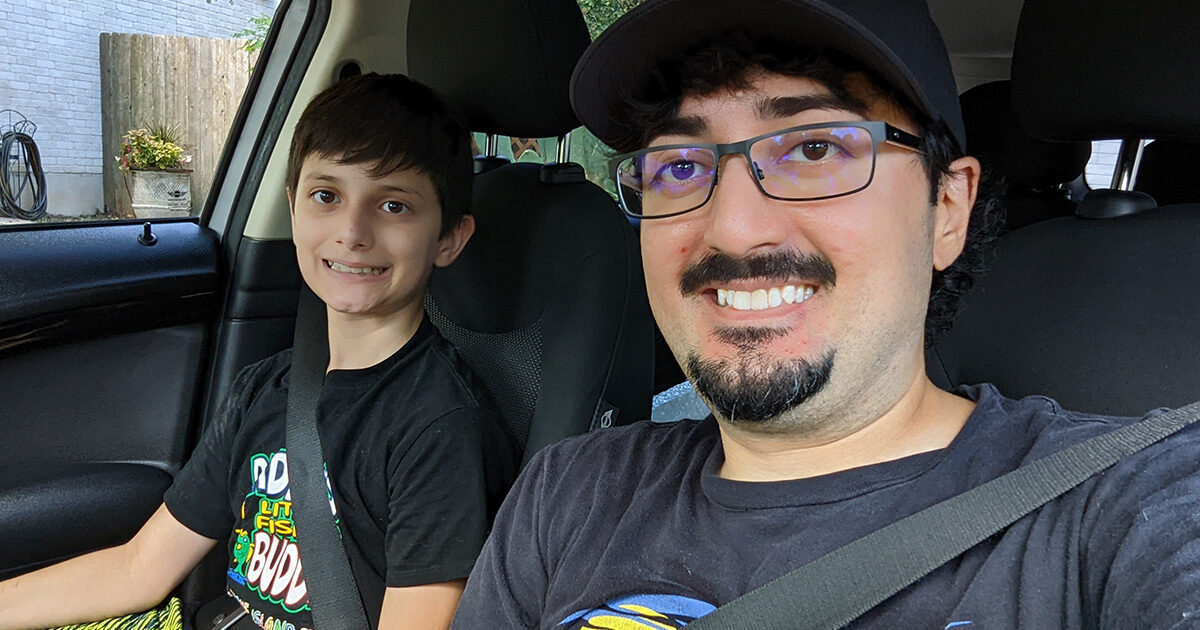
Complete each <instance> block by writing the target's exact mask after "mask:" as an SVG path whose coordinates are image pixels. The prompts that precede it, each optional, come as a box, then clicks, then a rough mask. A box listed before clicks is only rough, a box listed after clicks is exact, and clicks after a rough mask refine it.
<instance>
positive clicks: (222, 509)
mask: <svg viewBox="0 0 1200 630" xmlns="http://www.w3.org/2000/svg"><path fill="white" fill-rule="evenodd" d="M259 365H260V364H255V365H250V366H247V367H245V368H243V369H242V370H241V371H240V372H239V373H238V375H237V377H236V378H235V379H234V383H233V385H232V386H231V387H230V388H229V394H228V395H227V396H226V397H225V400H224V401H222V403H221V408H220V409H219V410H218V411H217V414H216V416H215V417H214V418H213V421H212V422H211V423H210V424H209V425H208V426H207V427H206V428H205V429H204V433H203V434H202V435H201V436H200V442H199V443H197V444H196V449H195V450H194V451H192V455H191V457H190V458H188V461H187V463H186V464H184V466H183V468H182V469H181V470H180V471H179V474H178V475H175V481H174V482H173V483H172V484H171V487H170V488H167V492H166V494H165V495H164V496H163V503H165V504H166V506H167V510H168V511H170V512H171V515H172V516H174V517H175V519H176V520H178V521H179V522H180V523H183V525H184V526H186V527H187V528H188V529H190V530H192V531H194V532H196V533H197V534H200V535H201V536H204V537H206V538H212V539H214V540H221V539H222V538H225V537H227V536H228V535H229V530H230V528H232V527H233V512H232V511H231V508H230V507H229V505H228V502H229V488H228V485H229V458H230V450H231V448H232V444H233V437H234V435H235V434H236V433H237V430H238V427H239V426H241V421H242V414H243V413H244V412H245V405H246V401H247V399H249V398H250V394H251V392H250V388H251V381H252V378H253V376H254V373H255V371H256V370H255V368H256V367H259Z"/></svg>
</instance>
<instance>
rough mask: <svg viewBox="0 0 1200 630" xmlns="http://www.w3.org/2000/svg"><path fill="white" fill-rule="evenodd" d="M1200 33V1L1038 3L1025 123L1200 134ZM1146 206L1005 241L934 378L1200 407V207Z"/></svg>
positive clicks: (1112, 195) (1107, 194) (1084, 135)
mask: <svg viewBox="0 0 1200 630" xmlns="http://www.w3.org/2000/svg"><path fill="white" fill-rule="evenodd" d="M1198 24H1200V3H1192V2H1173V1H1171V0H1152V1H1146V2H1136V3H1131V2H1127V1H1126V0H1095V1H1094V2H1091V3H1089V4H1088V7H1087V10H1086V11H1080V10H1079V3H1078V2H1077V1H1076V0H1028V1H1027V2H1026V3H1025V5H1024V8H1023V10H1022V14H1021V19H1020V23H1019V27H1018V32H1017V40H1016V45H1015V50H1014V56H1013V68H1012V93H1013V105H1014V108H1015V109H1016V112H1017V115H1018V118H1019V120H1020V121H1021V123H1022V125H1023V126H1024V127H1025V128H1026V129H1028V130H1029V131H1030V133H1032V134H1033V135H1034V136H1037V137H1040V138H1044V139H1050V140H1059V141H1088V140H1094V139H1105V138H1130V139H1135V140H1136V139H1140V138H1177V139H1183V140H1188V139H1190V140H1197V139H1200V116H1197V114H1196V112H1200V90H1197V89H1196V88H1195V86H1196V85H1197V84H1200V37H1197V36H1196V35H1197V33H1196V28H1197V25H1198ZM1131 42H1144V43H1148V42H1153V45H1130V43H1131ZM1146 199H1149V198H1148V197H1145V196H1144V195H1141V194H1140V193H1136V192H1134V191H1102V190H1098V191H1092V192H1091V193H1089V194H1088V196H1087V197H1086V198H1084V200H1083V202H1082V203H1081V204H1080V208H1079V212H1078V213H1077V216H1073V217H1063V218H1058V219H1051V220H1048V221H1042V222H1039V223H1035V224H1033V225H1029V226H1026V227H1024V228H1022V229H1020V230H1016V231H1014V232H1011V233H1009V234H1007V235H1006V236H1005V237H1004V238H1002V239H1001V241H1000V244H999V246H998V250H997V252H996V257H995V259H994V261H993V263H992V268H991V269H990V271H988V272H987V273H986V274H985V275H984V276H983V277H982V278H981V279H980V281H979V282H978V283H977V285H976V288H975V289H974V291H973V292H972V293H970V294H969V295H967V297H966V300H965V302H966V304H965V309H964V311H963V313H962V315H961V316H960V318H959V320H958V322H957V323H956V324H955V326H954V328H953V329H952V330H950V331H949V332H948V333H947V334H946V335H944V337H943V338H941V339H940V340H938V341H937V342H936V343H935V345H934V346H933V348H932V352H931V353H930V354H931V361H930V365H929V368H930V375H931V377H932V378H934V380H935V381H939V382H941V383H943V384H946V385H951V386H952V385H958V384H961V383H972V382H980V381H991V382H993V383H996V384H997V385H998V386H999V387H1000V389H1001V391H1003V392H1004V393H1005V394H1007V395H1009V396H1018V397H1019V396H1024V395H1030V394H1047V395H1050V396H1052V397H1054V398H1057V399H1058V400H1059V401H1060V402H1061V403H1062V404H1063V405H1064V406H1065V407H1069V408H1075V409H1079V410H1082V411H1091V412H1100V413H1108V414H1140V413H1142V412H1144V411H1146V410H1147V409H1151V408H1155V407H1159V406H1179V405H1182V404H1184V403H1186V402H1189V401H1192V400H1195V399H1198V398H1200V353H1198V352H1196V349H1195V343H1196V340H1197V339H1200V317H1197V316H1196V314H1197V313H1200V283H1197V281H1196V278H1197V277H1200V247H1197V238H1196V235H1197V234H1200V205H1197V204H1175V205H1164V206H1160V207H1153V206H1154V204H1153V201H1152V200H1151V201H1150V202H1149V203H1146Z"/></svg>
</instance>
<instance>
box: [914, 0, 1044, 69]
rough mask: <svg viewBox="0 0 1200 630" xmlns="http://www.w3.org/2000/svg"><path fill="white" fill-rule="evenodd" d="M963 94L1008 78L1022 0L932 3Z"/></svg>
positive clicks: (938, 0) (930, 4) (930, 0)
mask: <svg viewBox="0 0 1200 630" xmlns="http://www.w3.org/2000/svg"><path fill="white" fill-rule="evenodd" d="M928 2H929V11H930V13H932V14H933V19H934V21H935V22H937V25H938V27H939V28H940V29H941V31H942V37H943V38H944V39H945V40H946V48H947V49H948V50H949V51H950V61H951V63H952V64H953V66H954V74H955V78H956V79H957V80H958V89H959V91H960V92H962V91H966V90H968V89H970V88H972V87H974V86H976V85H978V84H980V83H985V82H987V81H995V80H999V79H1007V78H1008V75H1009V66H1010V64H1011V63H1012V49H1013V41H1014V40H1015V39H1016V33H1017V20H1018V18H1019V17H1020V15H1021V4H1022V0H928Z"/></svg>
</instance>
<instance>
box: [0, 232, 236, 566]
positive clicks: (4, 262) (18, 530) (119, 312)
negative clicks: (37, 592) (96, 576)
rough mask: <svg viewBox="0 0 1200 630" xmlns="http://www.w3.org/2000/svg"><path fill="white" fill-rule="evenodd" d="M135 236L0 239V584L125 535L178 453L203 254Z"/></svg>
mask: <svg viewBox="0 0 1200 630" xmlns="http://www.w3.org/2000/svg"><path fill="white" fill-rule="evenodd" d="M142 230H143V227H142V226H141V225H138V224H121V225H96V226H83V227H74V226H72V227H62V228H54V229H30V230H14V231H6V232H0V541H4V544H2V545H0V579H3V578H4V577H6V576H8V575H13V574H16V573H19V572H21V571H23V570H27V569H29V568H32V567H35V566H38V565H41V564H44V563H46V562H49V561H52V560H56V559H60V558H62V557H66V556H70V555H74V554H76V553H80V552H83V551H88V550H90V549H96V548H100V547H104V546H109V545H112V544H116V543H119V542H121V541H123V540H125V539H127V538H128V537H129V536H131V535H132V534H133V533H134V532H135V531H136V529H137V527H138V526H140V525H141V523H142V522H144V521H145V519H146V518H147V517H148V516H149V515H150V513H152V512H153V510H154V508H155V507H156V506H157V505H158V504H159V503H160V502H161V501H162V493H163V490H164V489H165V488H166V487H167V485H168V484H169V482H170V479H171V475H173V474H174V472H176V471H177V470H178V468H179V466H180V465H181V464H182V462H183V461H184V459H185V458H186V454H187V449H188V448H189V447H190V445H191V441H192V439H193V437H194V435H195V428H196V422H197V419H198V414H197V413H195V411H194V410H195V407H196V403H197V401H198V399H199V397H198V393H199V392H200V391H201V390H200V386H201V384H202V381H203V377H204V375H205V374H206V370H207V365H206V359H207V351H206V348H207V345H208V337H209V333H208V331H209V326H210V325H211V322H212V321H213V319H214V317H215V314H216V312H217V305H218V301H219V300H218V296H219V292H218V287H219V286H220V281H219V264H218V259H219V249H218V243H217V239H216V238H215V236H214V235H213V233H212V232H211V231H209V230H207V229H206V228H202V227H200V226H198V225H196V224H195V223H192V222H175V223H161V224H155V225H154V226H153V227H152V232H153V234H154V243H153V244H152V245H147V244H143V243H142V242H139V238H138V237H139V236H140V235H142ZM143 240H145V239H143Z"/></svg>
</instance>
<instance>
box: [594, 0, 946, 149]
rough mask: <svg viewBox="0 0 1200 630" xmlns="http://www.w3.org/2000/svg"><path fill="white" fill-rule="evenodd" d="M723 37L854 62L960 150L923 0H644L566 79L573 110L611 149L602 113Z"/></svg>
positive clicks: (938, 39)
mask: <svg viewBox="0 0 1200 630" xmlns="http://www.w3.org/2000/svg"><path fill="white" fill-rule="evenodd" d="M730 31H744V32H746V33H749V34H751V35H756V36H763V37H768V38H770V39H774V40H779V41H781V42H794V43H795V44H797V45H803V46H805V47H811V48H819V49H823V50H831V51H836V52H839V53H841V54H843V55H845V56H847V57H849V58H850V59H853V60H856V61H858V62H859V63H861V64H862V65H863V67H865V68H868V69H870V70H872V71H874V72H875V73H876V74H877V75H878V76H879V78H880V79H882V80H883V81H885V82H887V83H888V84H889V85H890V86H891V87H893V88H895V89H897V90H899V91H900V93H902V94H904V95H905V96H907V97H908V99H909V100H910V101H911V102H912V104H913V105H915V106H916V107H917V108H918V109H920V110H921V112H923V113H924V114H926V115H927V116H929V118H930V119H932V120H935V121H938V120H940V121H944V122H945V123H946V125H947V126H949V128H950V132H951V133H952V134H953V135H954V138H955V140H957V141H958V144H959V146H960V147H965V146H966V130H965V128H964V126H963V120H962V111H961V110H960V109H959V103H958V90H957V88H956V86H955V83H954V73H953V72H952V71H951V68H950V58H949V55H947V53H946V45H945V43H944V42H943V41H942V35H941V32H940V31H938V28H937V26H936V25H935V24H934V23H933V18H931V17H930V15H929V7H928V6H927V5H926V4H925V0H648V1H647V2H645V3H643V4H642V5H640V6H638V7H636V8H634V9H633V10H632V11H630V12H629V13H626V14H625V15H624V16H623V17H621V19H619V20H617V21H616V22H615V23H614V24H613V25H612V26H611V27H609V28H608V29H607V30H606V31H604V32H603V33H601V34H600V36H599V37H597V38H596V41H594V42H592V45H591V46H589V47H588V49H587V50H586V51H584V53H583V56H582V57H581V58H580V59H579V63H578V64H577V65H576V66H575V73H574V74H573V75H572V77H571V105H572V107H574V109H575V113H576V114H577V115H578V116H579V120H580V121H581V122H582V123H583V125H584V126H585V127H587V128H588V130H589V131H591V132H592V133H593V134H595V135H596V137H597V138H600V139H601V140H603V141H604V142H607V143H609V144H612V140H613V139H614V138H615V137H618V136H619V135H620V134H618V133H617V129H616V127H615V125H614V123H613V122H612V121H611V120H610V118H609V112H610V111H611V110H612V108H613V107H614V106H615V105H616V104H617V100H618V98H620V95H621V94H622V91H623V90H624V89H626V86H637V85H639V84H641V83H643V82H644V81H645V78H646V74H647V72H648V71H649V69H650V68H653V67H654V66H655V65H656V64H658V63H661V62H662V61H663V60H664V59H665V58H667V57H669V56H671V55H673V54H675V53H678V52H681V51H684V50H687V49H688V48H690V47H692V46H695V45H696V44H699V43H701V42H703V41H705V40H707V39H711V38H713V37H715V36H717V35H720V34H721V33H725V32H730Z"/></svg>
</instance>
